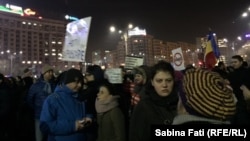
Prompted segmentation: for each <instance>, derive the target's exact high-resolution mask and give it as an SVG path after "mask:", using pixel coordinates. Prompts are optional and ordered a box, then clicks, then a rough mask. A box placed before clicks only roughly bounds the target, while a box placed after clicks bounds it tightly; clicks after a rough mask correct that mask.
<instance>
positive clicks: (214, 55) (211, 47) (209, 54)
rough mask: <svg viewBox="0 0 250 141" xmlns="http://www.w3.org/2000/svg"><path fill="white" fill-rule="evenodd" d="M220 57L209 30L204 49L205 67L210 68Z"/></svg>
mask: <svg viewBox="0 0 250 141" xmlns="http://www.w3.org/2000/svg"><path fill="white" fill-rule="evenodd" d="M219 57H220V51H219V47H218V45H217V43H216V41H215V39H214V35H213V33H212V32H209V35H208V39H207V44H206V51H205V65H206V68H208V69H212V68H213V67H214V66H215V64H216V63H217V59H219Z"/></svg>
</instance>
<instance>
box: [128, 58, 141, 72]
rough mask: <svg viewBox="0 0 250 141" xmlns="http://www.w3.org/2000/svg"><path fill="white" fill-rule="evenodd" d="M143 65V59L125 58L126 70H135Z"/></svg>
mask: <svg viewBox="0 0 250 141" xmlns="http://www.w3.org/2000/svg"><path fill="white" fill-rule="evenodd" d="M141 65H143V58H139V57H131V56H126V58H125V68H126V69H133V68H134V67H138V66H141Z"/></svg>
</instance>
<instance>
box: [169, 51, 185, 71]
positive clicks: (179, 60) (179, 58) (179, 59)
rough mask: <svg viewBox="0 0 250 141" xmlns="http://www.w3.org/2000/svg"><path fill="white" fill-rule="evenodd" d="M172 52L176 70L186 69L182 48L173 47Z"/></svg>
mask: <svg viewBox="0 0 250 141" xmlns="http://www.w3.org/2000/svg"><path fill="white" fill-rule="evenodd" d="M172 54H173V64H174V68H175V70H178V71H180V70H184V69H185V66H184V57H183V54H182V50H181V48H176V49H173V50H172Z"/></svg>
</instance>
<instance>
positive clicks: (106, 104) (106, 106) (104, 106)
mask: <svg viewBox="0 0 250 141" xmlns="http://www.w3.org/2000/svg"><path fill="white" fill-rule="evenodd" d="M118 98H120V96H118V95H117V96H111V97H110V98H108V99H105V100H101V101H100V100H98V99H96V102H95V108H96V112H97V113H98V114H101V113H105V112H107V111H109V110H111V109H113V108H115V107H117V106H118V105H119V104H118Z"/></svg>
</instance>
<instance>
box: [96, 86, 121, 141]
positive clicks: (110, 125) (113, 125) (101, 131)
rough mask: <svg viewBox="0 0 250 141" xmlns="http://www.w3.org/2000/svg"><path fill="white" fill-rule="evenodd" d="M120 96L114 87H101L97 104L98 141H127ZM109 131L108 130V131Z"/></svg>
mask: <svg viewBox="0 0 250 141" xmlns="http://www.w3.org/2000/svg"><path fill="white" fill-rule="evenodd" d="M119 98H120V96H119V94H118V92H117V91H116V90H115V88H114V85H113V84H111V83H109V82H104V83H102V84H101V85H100V88H99V93H98V94H97V99H96V103H95V107H96V111H97V123H98V139H97V141H112V140H113V141H125V140H126V139H125V136H126V132H125V119H124V114H123V112H122V111H121V109H120V107H119V104H120V103H119ZM107 129H108V130H107Z"/></svg>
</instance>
